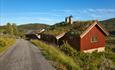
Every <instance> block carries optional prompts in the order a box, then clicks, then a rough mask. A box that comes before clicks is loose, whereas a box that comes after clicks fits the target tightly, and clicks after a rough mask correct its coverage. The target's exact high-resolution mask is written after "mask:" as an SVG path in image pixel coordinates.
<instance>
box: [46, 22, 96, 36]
mask: <svg viewBox="0 0 115 70" xmlns="http://www.w3.org/2000/svg"><path fill="white" fill-rule="evenodd" d="M94 22H95V21H94V20H93V21H74V22H73V24H66V23H65V22H61V23H57V24H55V25H52V26H50V27H49V28H47V29H46V31H45V32H44V34H51V35H54V36H57V35H60V34H62V33H64V32H67V33H71V34H77V35H81V34H82V33H83V32H84V31H85V30H86V29H87V28H88V27H89V26H91V25H92V24H93V23H94Z"/></svg>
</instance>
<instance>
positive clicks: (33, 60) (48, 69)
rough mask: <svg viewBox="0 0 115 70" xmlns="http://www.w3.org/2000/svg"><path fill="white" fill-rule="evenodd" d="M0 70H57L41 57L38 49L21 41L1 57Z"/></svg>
mask: <svg viewBox="0 0 115 70" xmlns="http://www.w3.org/2000/svg"><path fill="white" fill-rule="evenodd" d="M0 70H55V68H53V67H52V66H51V64H49V63H48V61H47V60H46V59H45V58H44V57H43V56H42V55H41V52H40V50H39V49H38V48H37V47H35V46H34V45H33V44H31V43H30V42H28V41H25V40H23V39H19V40H17V42H16V44H15V45H14V46H12V47H11V48H9V50H8V51H7V52H6V53H5V54H4V55H2V56H0Z"/></svg>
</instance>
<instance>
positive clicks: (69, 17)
mask: <svg viewBox="0 0 115 70" xmlns="http://www.w3.org/2000/svg"><path fill="white" fill-rule="evenodd" d="M72 17H73V16H72V15H71V16H68V17H66V18H65V22H66V23H67V24H73V20H72Z"/></svg>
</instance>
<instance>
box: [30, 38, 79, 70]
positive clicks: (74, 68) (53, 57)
mask: <svg viewBox="0 0 115 70" xmlns="http://www.w3.org/2000/svg"><path fill="white" fill-rule="evenodd" d="M32 43H33V44H35V45H36V46H38V47H39V48H41V50H42V52H43V55H44V56H45V57H46V58H47V59H48V60H50V61H53V65H54V67H56V68H57V70H81V69H80V68H79V66H78V65H77V63H75V61H74V60H73V59H72V58H71V57H69V56H67V55H65V54H64V53H63V52H61V51H60V50H59V49H58V48H56V47H54V46H52V45H48V44H45V43H43V42H41V41H37V40H33V41H32Z"/></svg>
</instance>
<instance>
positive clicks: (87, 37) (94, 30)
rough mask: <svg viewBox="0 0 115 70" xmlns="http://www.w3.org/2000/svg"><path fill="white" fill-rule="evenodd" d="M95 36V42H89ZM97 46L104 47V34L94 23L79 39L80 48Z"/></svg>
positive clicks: (87, 48) (85, 48) (86, 48)
mask: <svg viewBox="0 0 115 70" xmlns="http://www.w3.org/2000/svg"><path fill="white" fill-rule="evenodd" d="M95 35H96V36H97V42H91V38H92V37H93V36H95ZM99 47H105V36H104V34H103V32H102V30H100V28H99V27H98V26H97V25H96V26H94V27H93V28H92V29H91V30H90V31H89V32H88V33H87V34H86V35H85V36H84V37H83V38H82V39H80V50H81V51H83V50H89V49H94V48H99Z"/></svg>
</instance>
